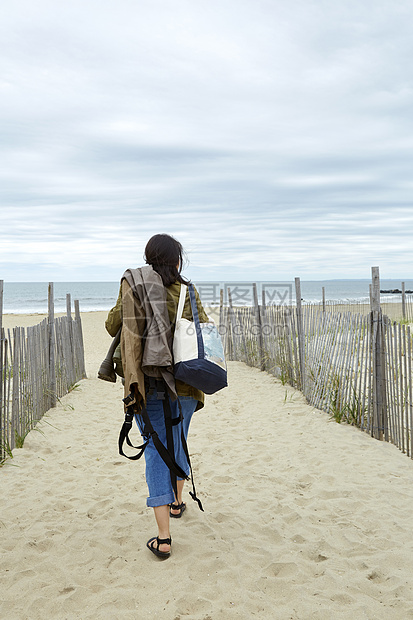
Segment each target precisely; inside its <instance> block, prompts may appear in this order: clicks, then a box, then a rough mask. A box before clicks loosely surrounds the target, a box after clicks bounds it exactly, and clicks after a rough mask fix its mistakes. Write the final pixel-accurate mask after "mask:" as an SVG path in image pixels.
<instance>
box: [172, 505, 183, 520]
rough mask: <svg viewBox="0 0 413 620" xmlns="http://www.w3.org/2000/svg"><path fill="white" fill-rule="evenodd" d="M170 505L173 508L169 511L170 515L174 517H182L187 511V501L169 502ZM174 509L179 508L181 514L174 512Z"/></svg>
mask: <svg viewBox="0 0 413 620" xmlns="http://www.w3.org/2000/svg"><path fill="white" fill-rule="evenodd" d="M169 507H170V508H171V510H170V511H169V516H170V517H172V518H173V519H180V518H181V517H182V514H183V513H184V512H185V508H186V504H185V502H182V504H169ZM172 509H173V510H179V514H177V515H175V514H173V512H172Z"/></svg>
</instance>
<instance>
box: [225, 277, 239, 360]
mask: <svg viewBox="0 0 413 620" xmlns="http://www.w3.org/2000/svg"><path fill="white" fill-rule="evenodd" d="M227 291H228V315H229V323H228V327H229V325H231V330H228V336H229V337H228V340H227V342H228V344H229V356H230V358H231V359H237V356H236V347H235V336H236V329H235V314H234V308H233V307H232V295H231V289H230V288H229V287H228V288H227ZM237 361H238V360H237Z"/></svg>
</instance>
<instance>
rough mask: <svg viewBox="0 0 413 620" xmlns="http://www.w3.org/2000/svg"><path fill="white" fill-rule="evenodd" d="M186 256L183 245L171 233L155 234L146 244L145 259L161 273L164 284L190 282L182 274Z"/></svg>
mask: <svg viewBox="0 0 413 620" xmlns="http://www.w3.org/2000/svg"><path fill="white" fill-rule="evenodd" d="M185 258H186V257H185V252H184V249H183V247H182V245H181V244H180V243H179V241H177V240H176V239H174V237H171V235H166V234H161V235H154V236H153V237H151V238H150V239H149V241H148V243H147V244H146V248H145V254H144V259H145V261H146V263H147V264H148V265H152V267H153V269H154V270H155V271H156V272H157V273H159V275H160V276H161V278H162V282H163V284H164V286H170V285H171V284H173V283H174V282H181V283H182V284H188V280H185V279H184V278H183V277H182V276H181V271H182V267H183V262H184V259H185Z"/></svg>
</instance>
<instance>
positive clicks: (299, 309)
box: [295, 278, 305, 396]
mask: <svg viewBox="0 0 413 620" xmlns="http://www.w3.org/2000/svg"><path fill="white" fill-rule="evenodd" d="M295 300H296V305H297V308H296V312H297V336H298V355H299V360H300V390H301V391H302V393H303V394H304V396H305V346H304V328H303V312H302V307H301V283H300V278H295Z"/></svg>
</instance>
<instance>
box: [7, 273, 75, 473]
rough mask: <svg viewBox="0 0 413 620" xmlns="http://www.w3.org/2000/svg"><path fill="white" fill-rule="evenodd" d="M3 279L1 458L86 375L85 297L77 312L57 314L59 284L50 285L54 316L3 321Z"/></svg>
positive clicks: (19, 442)
mask: <svg viewBox="0 0 413 620" xmlns="http://www.w3.org/2000/svg"><path fill="white" fill-rule="evenodd" d="M2 299H3V282H2V281H1V280H0V336H1V340H0V368H1V381H0V462H1V461H3V460H4V458H6V457H7V456H10V454H11V451H12V450H13V448H15V447H21V446H22V445H23V441H24V438H25V437H26V435H27V433H28V432H29V431H30V430H31V429H32V428H33V427H34V426H35V425H36V423H37V421H38V420H40V418H41V417H42V416H43V414H44V413H45V412H46V411H47V410H48V409H50V408H51V407H55V406H56V401H57V399H58V398H60V397H61V396H63V395H64V394H67V392H69V391H70V389H71V388H72V387H73V386H74V384H75V383H76V382H77V381H79V380H80V379H83V378H85V377H86V372H85V359H84V349H83V335H82V323H81V318H80V312H79V302H78V301H77V300H76V301H75V302H74V305H75V317H74V319H73V318H72V315H71V300H70V295H67V297H66V302H67V303H66V305H67V311H66V315H65V316H62V317H58V318H55V317H54V303H53V284H52V283H51V284H49V308H48V318H46V319H44V320H43V321H41V323H39V324H37V325H34V326H32V327H27V328H24V327H15V328H13V329H12V330H10V329H7V330H5V329H4V328H3V326H2Z"/></svg>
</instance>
